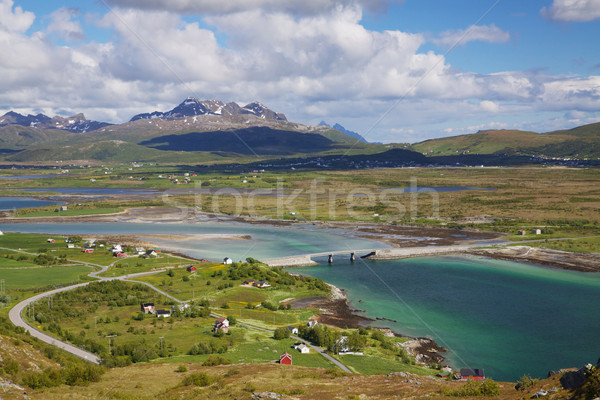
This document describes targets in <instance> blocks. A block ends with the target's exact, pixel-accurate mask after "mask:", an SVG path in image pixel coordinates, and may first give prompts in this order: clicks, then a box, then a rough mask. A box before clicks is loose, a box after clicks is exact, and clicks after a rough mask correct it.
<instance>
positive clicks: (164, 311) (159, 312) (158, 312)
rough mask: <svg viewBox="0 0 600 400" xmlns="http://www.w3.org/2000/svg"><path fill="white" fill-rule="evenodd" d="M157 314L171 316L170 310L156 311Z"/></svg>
mask: <svg viewBox="0 0 600 400" xmlns="http://www.w3.org/2000/svg"><path fill="white" fill-rule="evenodd" d="M156 313H157V314H171V310H156Z"/></svg>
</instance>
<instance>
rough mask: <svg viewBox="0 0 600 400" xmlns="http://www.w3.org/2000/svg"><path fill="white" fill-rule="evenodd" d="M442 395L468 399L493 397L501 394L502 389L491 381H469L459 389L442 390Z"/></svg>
mask: <svg viewBox="0 0 600 400" xmlns="http://www.w3.org/2000/svg"><path fill="white" fill-rule="evenodd" d="M442 394H444V395H446V396H455V397H468V396H486V397H493V396H498V395H499V394H500V387H499V386H498V384H497V383H496V382H494V381H493V380H491V379H485V380H483V381H474V380H472V379H469V380H468V381H467V383H465V384H464V385H462V386H461V387H460V388H458V389H454V390H452V389H445V388H444V389H442Z"/></svg>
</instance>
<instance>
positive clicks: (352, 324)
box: [290, 283, 448, 365]
mask: <svg viewBox="0 0 600 400" xmlns="http://www.w3.org/2000/svg"><path fill="white" fill-rule="evenodd" d="M327 285H328V286H329V287H330V288H331V296H330V297H329V298H327V297H313V298H309V299H299V300H295V301H292V302H291V303H290V304H291V305H292V308H296V307H294V304H296V305H297V306H299V307H297V308H317V309H319V310H320V311H321V313H320V314H318V315H316V316H315V317H314V319H316V320H317V321H319V323H321V324H324V325H329V326H333V327H335V328H339V329H358V328H360V327H366V326H369V325H370V324H371V323H372V322H376V321H386V320H387V319H385V318H375V319H373V318H368V317H365V316H362V315H359V313H363V312H365V311H364V310H358V309H355V308H352V307H351V306H350V302H349V299H348V297H347V296H346V294H345V292H344V289H340V288H339V287H337V286H335V285H332V284H330V283H327ZM393 322H396V321H393ZM373 329H378V330H380V331H383V332H384V334H385V335H387V336H396V337H405V338H410V339H411V340H409V341H407V342H404V343H403V344H402V347H403V348H404V349H405V350H406V351H407V352H408V353H409V354H410V355H412V356H414V357H415V360H416V361H417V362H419V363H422V364H426V365H427V364H430V363H435V364H443V363H444V362H446V361H447V359H446V358H445V357H444V355H443V353H446V352H447V351H448V350H447V349H446V348H444V347H442V346H440V345H439V344H437V343H436V342H435V340H433V339H431V338H427V337H417V338H413V337H411V336H406V335H403V334H401V333H398V332H395V331H394V330H393V329H391V328H386V327H377V328H373Z"/></svg>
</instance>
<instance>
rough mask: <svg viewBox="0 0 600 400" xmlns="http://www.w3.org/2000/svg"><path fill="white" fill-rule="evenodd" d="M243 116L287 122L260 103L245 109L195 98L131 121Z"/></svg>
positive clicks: (137, 116)
mask: <svg viewBox="0 0 600 400" xmlns="http://www.w3.org/2000/svg"><path fill="white" fill-rule="evenodd" d="M241 114H252V115H256V116H257V117H260V118H265V119H273V120H279V121H287V119H286V117H285V115H283V114H281V113H276V112H274V111H272V110H270V109H269V108H267V107H265V106H264V105H262V104H261V103H259V102H254V103H250V104H248V105H246V106H244V107H240V106H239V105H238V104H237V103H234V102H231V103H227V104H225V103H223V102H222V101H220V100H199V99H197V98H195V97H188V98H186V99H185V100H184V101H183V102H181V103H180V104H179V105H177V106H176V107H175V108H173V109H172V110H170V111H166V112H161V111H154V112H151V113H143V114H138V115H135V116H134V117H133V118H131V121H136V120H139V119H152V118H160V119H165V120H174V119H180V118H186V117H194V116H198V115H219V116H229V115H241Z"/></svg>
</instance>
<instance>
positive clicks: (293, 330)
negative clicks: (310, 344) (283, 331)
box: [287, 326, 298, 335]
mask: <svg viewBox="0 0 600 400" xmlns="http://www.w3.org/2000/svg"><path fill="white" fill-rule="evenodd" d="M287 328H288V330H289V331H290V333H291V334H292V335H297V334H298V328H296V327H295V326H288V327H287Z"/></svg>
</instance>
